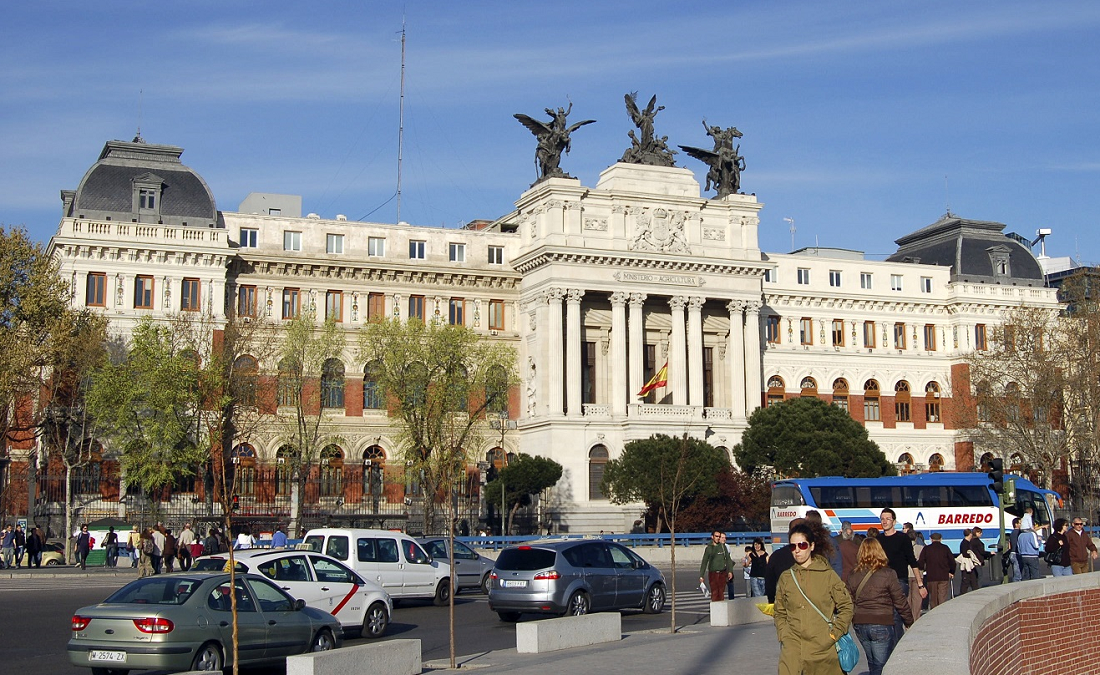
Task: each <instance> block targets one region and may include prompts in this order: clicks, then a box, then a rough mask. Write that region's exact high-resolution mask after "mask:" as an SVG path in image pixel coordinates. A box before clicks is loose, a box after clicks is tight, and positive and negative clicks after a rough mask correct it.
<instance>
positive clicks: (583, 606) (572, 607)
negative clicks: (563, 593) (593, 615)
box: [565, 591, 592, 616]
mask: <svg viewBox="0 0 1100 675" xmlns="http://www.w3.org/2000/svg"><path fill="white" fill-rule="evenodd" d="M591 610H592V601H591V600H589V599H588V594H587V593H585V592H584V591H577V592H576V593H574V594H573V595H572V596H571V597H570V598H569V604H568V605H566V609H565V615H566V616H583V615H585V614H588V612H590V611H591Z"/></svg>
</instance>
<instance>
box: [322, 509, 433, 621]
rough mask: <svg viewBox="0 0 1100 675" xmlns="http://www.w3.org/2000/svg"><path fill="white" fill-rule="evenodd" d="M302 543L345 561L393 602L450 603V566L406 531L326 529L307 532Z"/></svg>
mask: <svg viewBox="0 0 1100 675" xmlns="http://www.w3.org/2000/svg"><path fill="white" fill-rule="evenodd" d="M303 544H304V546H305V547H307V548H309V549H312V550H313V551H316V552H317V553H324V554H326V555H330V556H332V557H333V558H336V559H337V560H339V561H341V562H343V563H344V564H345V565H347V566H348V567H350V568H351V569H353V570H355V571H356V572H357V573H358V574H359V576H361V577H363V578H364V579H369V580H371V581H373V582H375V583H376V584H378V585H379V586H381V587H382V588H383V589H384V590H385V591H386V592H387V593H389V594H390V597H392V598H393V599H394V600H404V599H407V598H428V599H430V600H432V602H434V603H435V604H436V605H437V606H443V605H446V604H447V603H448V601H449V600H450V597H451V567H450V565H448V564H447V563H445V562H440V561H438V560H433V559H432V557H431V556H430V555H428V554H427V553H426V552H425V551H424V548H423V547H422V546H421V545H420V543H419V542H417V541H416V540H415V539H413V538H412V537H410V536H409V535H407V534H404V533H403V532H390V531H389V530H365V529H350V528H337V527H327V528H319V529H315V530H310V531H309V532H306V536H305V538H304V539H303Z"/></svg>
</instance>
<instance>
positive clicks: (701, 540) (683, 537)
mask: <svg viewBox="0 0 1100 675" xmlns="http://www.w3.org/2000/svg"><path fill="white" fill-rule="evenodd" d="M756 537H761V538H763V539H764V541H765V542H766V541H767V540H768V534H767V533H766V532H727V533H726V543H728V544H729V545H730V546H748V545H750V544H752V540H753V539H755V538H756ZM455 539H457V540H458V541H461V542H462V543H464V544H466V545H467V546H470V547H471V548H477V549H482V550H487V551H499V550H501V549H503V548H506V547H508V546H515V545H516V544H524V543H527V542H532V541H543V540H548V539H549V540H563V539H604V540H606V541H613V542H616V543H619V544H622V545H623V546H626V547H628V548H638V547H639V546H656V547H657V548H664V547H666V546H669V545H671V543H672V535H670V534H561V535H552V536H537V535H532V536H525V537H455ZM708 543H710V532H684V533H679V532H678V533H677V534H676V544H677V545H678V546H688V547H690V546H706V545H707V544H708Z"/></svg>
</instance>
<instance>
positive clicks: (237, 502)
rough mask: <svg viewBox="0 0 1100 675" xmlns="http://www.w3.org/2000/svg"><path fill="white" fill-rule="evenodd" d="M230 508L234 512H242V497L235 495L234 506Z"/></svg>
mask: <svg viewBox="0 0 1100 675" xmlns="http://www.w3.org/2000/svg"><path fill="white" fill-rule="evenodd" d="M229 508H230V509H232V510H233V511H240V510H241V496H240V495H233V502H232V504H231V506H230V507H229Z"/></svg>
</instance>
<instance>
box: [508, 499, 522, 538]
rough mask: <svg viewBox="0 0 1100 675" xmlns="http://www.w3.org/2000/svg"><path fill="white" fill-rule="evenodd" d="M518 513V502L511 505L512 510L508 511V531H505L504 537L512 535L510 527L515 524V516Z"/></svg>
mask: <svg viewBox="0 0 1100 675" xmlns="http://www.w3.org/2000/svg"><path fill="white" fill-rule="evenodd" d="M518 512H519V502H518V501H517V502H516V503H515V504H513V505H512V508H510V509H508V529H507V530H506V531H505V533H504V536H506V537H507V536H509V535H510V534H511V533H512V526H513V525H514V524H515V520H516V514H517V513H518Z"/></svg>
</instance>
